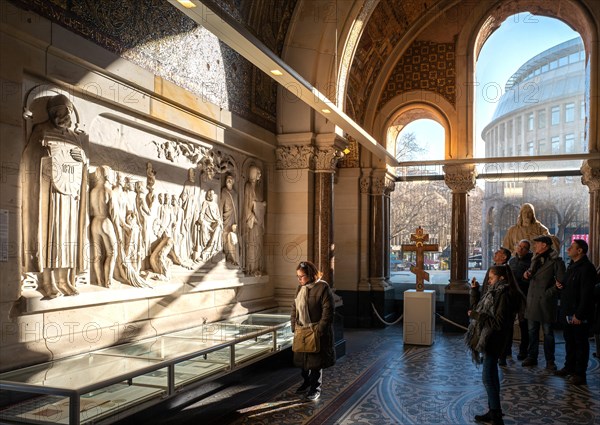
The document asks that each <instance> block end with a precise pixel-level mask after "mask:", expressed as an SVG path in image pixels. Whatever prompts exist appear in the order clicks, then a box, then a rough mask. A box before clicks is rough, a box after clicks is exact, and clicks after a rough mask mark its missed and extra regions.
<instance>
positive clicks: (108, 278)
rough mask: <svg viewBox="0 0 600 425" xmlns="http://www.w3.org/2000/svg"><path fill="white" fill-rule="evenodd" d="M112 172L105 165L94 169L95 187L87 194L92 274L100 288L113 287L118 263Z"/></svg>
mask: <svg viewBox="0 0 600 425" xmlns="http://www.w3.org/2000/svg"><path fill="white" fill-rule="evenodd" d="M112 175H113V172H112V170H111V168H110V167H109V166H107V165H103V166H100V167H98V168H96V184H95V185H94V188H93V189H92V191H91V192H90V215H91V217H92V223H91V236H92V249H93V257H92V259H93V263H94V271H95V273H96V281H97V282H98V285H99V286H104V287H106V288H108V287H110V286H112V284H113V283H114V282H115V281H114V279H113V278H114V274H115V266H116V263H117V249H118V247H117V244H118V238H117V233H116V230H115V229H116V226H115V223H114V222H113V218H114V217H112V216H111V214H114V211H115V209H114V206H113V202H114V197H113V193H112V189H113V183H112Z"/></svg>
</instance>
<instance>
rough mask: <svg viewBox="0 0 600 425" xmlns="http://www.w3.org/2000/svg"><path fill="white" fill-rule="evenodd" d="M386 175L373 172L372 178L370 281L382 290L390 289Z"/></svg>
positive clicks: (373, 286) (373, 285) (375, 288)
mask: <svg viewBox="0 0 600 425" xmlns="http://www.w3.org/2000/svg"><path fill="white" fill-rule="evenodd" d="M385 174H386V170H380V169H376V170H373V175H372V176H371V210H370V217H371V223H370V227H371V229H370V230H371V232H370V236H369V244H370V246H371V250H370V253H369V254H370V255H369V280H370V281H371V288H372V289H374V290H381V289H385V288H387V287H389V286H390V285H389V283H388V282H386V280H385V265H384V263H385V258H384V257H385V235H386V233H387V232H386V229H385V221H386V220H385V199H384V198H385V177H386V176H385Z"/></svg>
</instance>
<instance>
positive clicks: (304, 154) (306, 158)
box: [275, 145, 315, 170]
mask: <svg viewBox="0 0 600 425" xmlns="http://www.w3.org/2000/svg"><path fill="white" fill-rule="evenodd" d="M314 151H315V147H314V146H307V145H288V146H278V147H277V149H275V155H276V156H277V163H276V167H277V169H278V170H291V169H297V168H310V167H311V161H312V157H313V155H314Z"/></svg>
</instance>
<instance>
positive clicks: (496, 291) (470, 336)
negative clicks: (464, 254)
mask: <svg viewBox="0 0 600 425" xmlns="http://www.w3.org/2000/svg"><path fill="white" fill-rule="evenodd" d="M505 290H508V284H507V283H506V282H505V281H504V280H500V281H498V282H496V284H494V285H490V286H489V287H488V290H487V291H486V292H485V293H484V294H483V297H481V300H480V301H479V303H478V304H477V306H476V307H475V308H474V311H476V312H477V313H479V319H478V320H471V322H470V323H469V328H468V329H467V333H466V335H465V343H466V344H467V347H469V349H470V350H471V355H472V357H473V362H474V363H475V364H478V363H481V353H483V352H484V351H485V347H486V345H487V343H488V340H489V337H490V335H491V334H492V332H493V331H494V329H492V328H491V327H490V326H489V325H486V321H485V320H482V319H484V317H483V315H486V316H488V317H493V316H495V314H496V300H497V298H498V297H499V296H500V294H501V293H502V292H504V291H505Z"/></svg>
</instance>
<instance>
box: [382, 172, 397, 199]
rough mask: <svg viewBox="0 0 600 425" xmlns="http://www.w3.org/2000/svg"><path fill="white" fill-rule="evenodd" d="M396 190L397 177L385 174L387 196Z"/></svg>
mask: <svg viewBox="0 0 600 425" xmlns="http://www.w3.org/2000/svg"><path fill="white" fill-rule="evenodd" d="M394 190H396V179H394V178H393V177H392V176H390V175H389V174H388V175H387V176H385V189H384V191H385V194H386V196H390V194H391V193H392V192H393V191H394Z"/></svg>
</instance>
